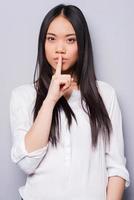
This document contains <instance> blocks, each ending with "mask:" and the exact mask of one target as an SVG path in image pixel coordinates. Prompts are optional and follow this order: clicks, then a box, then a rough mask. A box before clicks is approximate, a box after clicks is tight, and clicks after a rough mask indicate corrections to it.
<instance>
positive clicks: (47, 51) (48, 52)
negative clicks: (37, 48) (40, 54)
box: [44, 44, 53, 60]
mask: <svg viewBox="0 0 134 200" xmlns="http://www.w3.org/2000/svg"><path fill="white" fill-rule="evenodd" d="M44 48H45V54H46V58H47V59H48V60H49V59H51V55H52V52H53V51H52V49H53V48H52V47H51V45H48V44H45V47H44Z"/></svg>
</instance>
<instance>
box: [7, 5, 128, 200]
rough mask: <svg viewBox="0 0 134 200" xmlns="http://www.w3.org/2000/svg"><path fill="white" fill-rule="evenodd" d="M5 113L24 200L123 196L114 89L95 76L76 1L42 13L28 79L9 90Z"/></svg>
mask: <svg viewBox="0 0 134 200" xmlns="http://www.w3.org/2000/svg"><path fill="white" fill-rule="evenodd" d="M37 74H38V75H37ZM36 75H37V78H36ZM10 119H11V130H12V136H13V145H12V150H11V158H12V161H13V162H15V163H16V164H18V166H19V167H20V168H21V169H22V170H23V171H24V172H25V173H26V174H27V181H26V184H25V185H24V186H23V187H21V188H20V189H19V193H20V195H21V197H22V198H23V199H24V200H44V199H46V200H70V199H72V200H75V199H77V200H89V199H91V200H105V199H107V200H112V199H114V200H120V199H121V198H122V196H123V192H124V188H125V187H128V185H129V173H128V171H127V169H126V166H125V164H126V158H125V157H124V142H123V133H122V119H121V112H120V108H119V104H118V100H117V97H116V93H115V90H114V88H113V87H112V86H110V85H109V84H108V83H105V82H102V81H98V80H97V79H96V75H95V70H94V62H93V52H92V45H91V39H90V35H89V30H88V26H87V23H86V20H85V17H84V16H83V13H82V11H81V10H80V9H79V8H78V7H76V6H74V5H64V4H60V5H58V6H56V7H54V8H53V9H52V10H50V11H49V12H48V13H47V15H46V16H45V18H44V20H43V22H42V25H41V29H40V34H39V41H38V55H37V63H36V69H35V74H34V81H33V84H25V85H22V86H19V87H17V88H15V89H14V90H13V91H12V94H11V102H10Z"/></svg>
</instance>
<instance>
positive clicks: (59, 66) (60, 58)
mask: <svg viewBox="0 0 134 200" xmlns="http://www.w3.org/2000/svg"><path fill="white" fill-rule="evenodd" d="M61 68H62V56H61V54H60V55H59V59H58V64H57V66H56V71H55V74H56V75H59V74H61Z"/></svg>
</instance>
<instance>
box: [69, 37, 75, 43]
mask: <svg viewBox="0 0 134 200" xmlns="http://www.w3.org/2000/svg"><path fill="white" fill-rule="evenodd" d="M75 41H76V38H69V39H68V42H69V43H74V42H75Z"/></svg>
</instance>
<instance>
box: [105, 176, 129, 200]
mask: <svg viewBox="0 0 134 200" xmlns="http://www.w3.org/2000/svg"><path fill="white" fill-rule="evenodd" d="M124 189H125V180H124V179H122V178H121V177H117V176H113V177H109V179H108V185H107V200H122V198H123V193H124Z"/></svg>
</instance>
